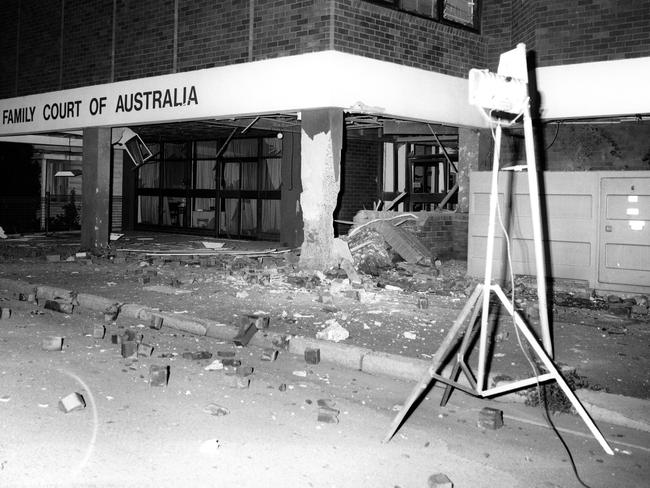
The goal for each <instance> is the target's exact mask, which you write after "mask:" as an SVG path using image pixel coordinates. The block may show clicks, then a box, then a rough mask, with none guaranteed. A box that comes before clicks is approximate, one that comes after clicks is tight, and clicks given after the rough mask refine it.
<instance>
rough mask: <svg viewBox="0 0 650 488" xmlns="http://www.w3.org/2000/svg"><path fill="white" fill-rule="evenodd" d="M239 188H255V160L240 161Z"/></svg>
mask: <svg viewBox="0 0 650 488" xmlns="http://www.w3.org/2000/svg"><path fill="white" fill-rule="evenodd" d="M241 168H242V171H241V189H242V190H257V162H255V163H242V165H241Z"/></svg>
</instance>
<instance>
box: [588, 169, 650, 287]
mask: <svg viewBox="0 0 650 488" xmlns="http://www.w3.org/2000/svg"><path fill="white" fill-rule="evenodd" d="M600 197H601V200H600V201H601V212H600V224H601V229H600V236H601V238H600V253H599V254H600V263H599V269H598V281H600V282H601V283H610V284H613V285H628V286H633V287H644V286H650V178H647V177H625V176H621V177H614V178H603V179H602V180H601V194H600Z"/></svg>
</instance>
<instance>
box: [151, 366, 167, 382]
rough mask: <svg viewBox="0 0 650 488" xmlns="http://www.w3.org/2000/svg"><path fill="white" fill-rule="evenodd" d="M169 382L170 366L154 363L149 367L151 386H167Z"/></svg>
mask: <svg viewBox="0 0 650 488" xmlns="http://www.w3.org/2000/svg"><path fill="white" fill-rule="evenodd" d="M168 382H169V366H157V365H155V364H152V365H151V366H150V367H149V386H167V383H168Z"/></svg>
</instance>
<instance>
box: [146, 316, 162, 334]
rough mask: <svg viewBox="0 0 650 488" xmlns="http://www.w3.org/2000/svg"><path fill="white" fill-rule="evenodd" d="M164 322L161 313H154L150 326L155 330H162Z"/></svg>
mask: <svg viewBox="0 0 650 488" xmlns="http://www.w3.org/2000/svg"><path fill="white" fill-rule="evenodd" d="M162 324H163V318H162V317H160V316H159V315H153V316H152V317H151V323H150V324H149V327H150V328H152V329H155V330H160V329H161V328H162Z"/></svg>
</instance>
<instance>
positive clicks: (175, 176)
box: [162, 160, 187, 188]
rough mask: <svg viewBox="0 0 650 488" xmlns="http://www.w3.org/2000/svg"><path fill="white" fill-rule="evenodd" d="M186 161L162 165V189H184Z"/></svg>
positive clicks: (172, 161)
mask: <svg viewBox="0 0 650 488" xmlns="http://www.w3.org/2000/svg"><path fill="white" fill-rule="evenodd" d="M186 166H187V161H174V160H170V161H165V163H164V165H163V185H162V187H163V188H185V184H186V178H185V167H186Z"/></svg>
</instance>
